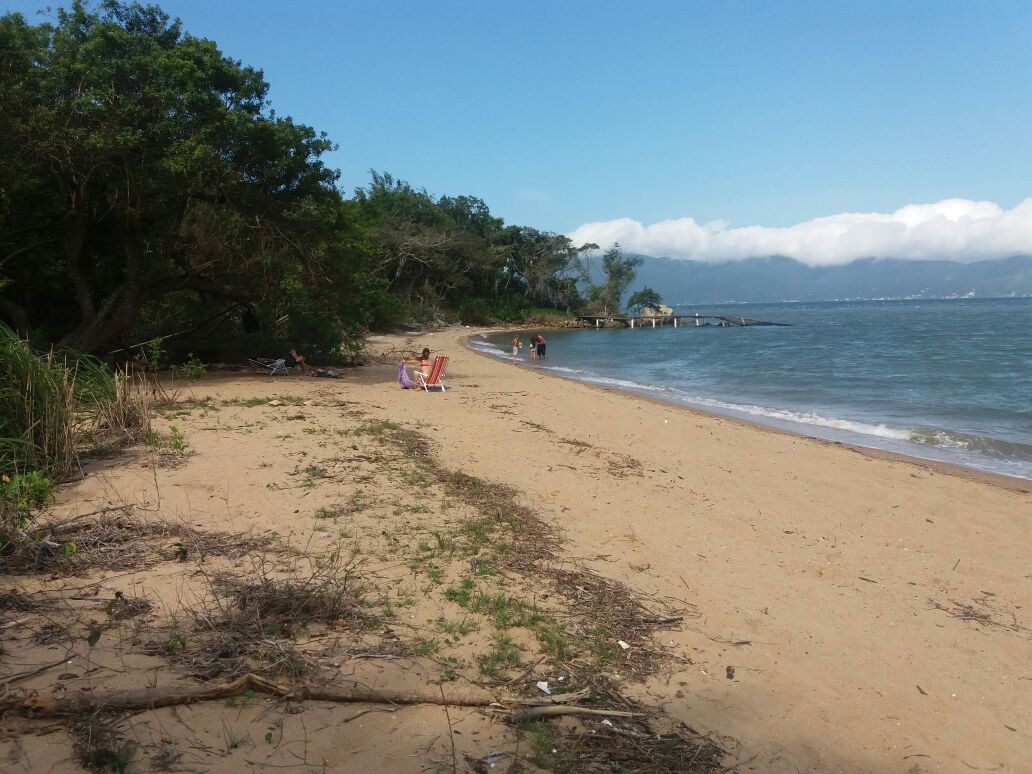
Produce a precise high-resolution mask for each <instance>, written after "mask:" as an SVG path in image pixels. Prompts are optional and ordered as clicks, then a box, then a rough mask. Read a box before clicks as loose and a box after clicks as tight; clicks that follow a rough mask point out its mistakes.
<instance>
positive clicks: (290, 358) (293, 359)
mask: <svg viewBox="0 0 1032 774" xmlns="http://www.w3.org/2000/svg"><path fill="white" fill-rule="evenodd" d="M284 360H285V361H286V365H287V368H293V367H294V366H300V367H301V373H302V374H304V375H306V376H307V375H308V368H309V366H308V363H307V361H306V360H305V356H304V355H299V354H298V353H297V350H296V349H294V345H293V344H292V345H291V346H290V349H289V350H288V352H287V356H286V357H285V358H284Z"/></svg>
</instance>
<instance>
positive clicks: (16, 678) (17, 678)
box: [0, 658, 72, 688]
mask: <svg viewBox="0 0 1032 774" xmlns="http://www.w3.org/2000/svg"><path fill="white" fill-rule="evenodd" d="M71 660H72V659H70V658H62V659H60V660H59V661H54V662H52V663H50V664H43V665H42V666H38V667H36V668H35V669H27V670H26V671H24V672H18V673H17V674H14V675H11V676H10V677H8V678H7V679H6V680H4V681H3V682H0V688H6V687H7V686H8V685H14V684H15V683H19V682H21V681H22V680H28V679H29V678H30V677H35V676H36V675H41V674H43V673H44V672H46V671H47V670H48V669H53V668H54V667H58V666H61V665H62V664H67V663H68V662H70V661H71Z"/></svg>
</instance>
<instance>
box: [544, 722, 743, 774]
mask: <svg viewBox="0 0 1032 774" xmlns="http://www.w3.org/2000/svg"><path fill="white" fill-rule="evenodd" d="M552 733H553V744H554V745H555V747H554V748H553V749H555V750H556V753H555V761H554V765H553V767H552V768H553V769H554V770H555V771H560V772H599V773H600V774H601V773H602V772H625V771H634V772H650V773H653V774H668V773H669V774H673V773H674V772H677V773H678V774H704V773H705V772H718V771H723V766H722V763H721V761H722V759H723V757H724V755H725V751H724V750H723V749H722V748H721V747H720V746H719V745H717V744H716V743H715V742H714V741H713V740H712V739H711V738H709V737H707V736H702V735H699V734H697V733H695V732H694V731H693V730H692V729H690V728H688V727H686V726H684V725H683V724H679V725H678V727H677V728H673V729H670V730H668V731H666V732H663V733H658V732H657V731H655V730H654V729H653V728H652V725H651V724H650V722H649V721H648V720H635V719H620V720H617V721H609V722H601V721H595V720H592V721H590V722H587V723H584V724H583V726H581V727H578V726H572V727H569V726H563V725H560V724H553V728H552Z"/></svg>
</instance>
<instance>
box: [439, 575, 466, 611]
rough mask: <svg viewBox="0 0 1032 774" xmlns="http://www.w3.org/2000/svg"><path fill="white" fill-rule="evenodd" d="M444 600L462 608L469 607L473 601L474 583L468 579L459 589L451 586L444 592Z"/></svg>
mask: <svg viewBox="0 0 1032 774" xmlns="http://www.w3.org/2000/svg"><path fill="white" fill-rule="evenodd" d="M444 598H445V599H447V600H449V601H451V602H454V603H456V604H457V605H459V606H460V607H469V605H470V602H471V601H472V599H473V581H472V580H471V579H469V578H466V579H464V580H463V581H462V583H461V584H460V585H459V587H458V588H455V587H454V586H449V587H448V588H446V589H445V590H444Z"/></svg>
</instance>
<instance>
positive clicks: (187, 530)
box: [4, 507, 271, 574]
mask: <svg viewBox="0 0 1032 774" xmlns="http://www.w3.org/2000/svg"><path fill="white" fill-rule="evenodd" d="M31 537H32V539H31V540H27V541H24V542H23V543H21V544H19V545H18V546H17V547H16V548H15V549H14V550H13V551H12V552H11V553H10V554H8V555H7V556H5V557H4V569H5V571H7V572H9V573H12V574H28V573H37V572H64V573H68V574H76V573H81V572H84V571H86V570H90V569H96V568H100V569H112V570H127V569H140V568H144V567H151V566H153V565H156V564H159V563H161V562H163V561H185V560H188V559H201V558H203V557H205V556H226V557H231V558H235V557H240V556H243V555H244V554H246V553H248V552H250V551H252V550H255V549H257V548H262V547H265V546H267V545H268V544H269V543H270V542H271V541H270V539H268V538H264V537H258V536H254V535H248V534H231V533H227V532H202V531H199V530H195V529H193V528H192V527H188V526H187V525H185V524H182V523H177V522H168V521H145V520H143V519H140V518H138V517H136V516H135V515H133V513H132V509H131V508H129V507H126V508H123V509H121V510H120V511H119V512H118V513H117V514H114V515H112V514H105V515H104V516H102V517H101V518H99V519H97V520H95V521H94V520H91V521H73V522H66V523H63V524H56V525H49V526H48V525H41V526H39V527H38V528H36V529H34V530H33V533H32V536H31Z"/></svg>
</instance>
